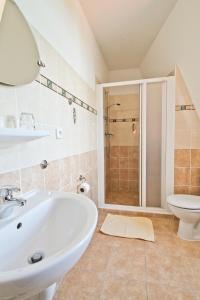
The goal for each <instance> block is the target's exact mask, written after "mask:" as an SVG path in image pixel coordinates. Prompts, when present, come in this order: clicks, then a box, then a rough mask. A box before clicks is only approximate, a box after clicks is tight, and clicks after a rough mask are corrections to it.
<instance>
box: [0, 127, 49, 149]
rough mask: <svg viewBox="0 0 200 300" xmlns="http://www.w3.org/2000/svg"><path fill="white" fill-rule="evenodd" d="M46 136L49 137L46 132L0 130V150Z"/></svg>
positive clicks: (20, 129) (15, 129) (18, 129)
mask: <svg viewBox="0 0 200 300" xmlns="http://www.w3.org/2000/svg"><path fill="white" fill-rule="evenodd" d="M46 136H49V132H48V131H46V130H31V129H23V128H0V148H8V147H11V146H15V145H17V144H21V143H24V142H29V141H33V140H35V139H39V138H42V137H46Z"/></svg>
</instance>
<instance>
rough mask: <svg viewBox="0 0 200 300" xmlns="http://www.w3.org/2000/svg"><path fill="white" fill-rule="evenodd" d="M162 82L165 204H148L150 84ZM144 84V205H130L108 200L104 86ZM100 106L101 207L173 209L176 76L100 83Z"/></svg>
mask: <svg viewBox="0 0 200 300" xmlns="http://www.w3.org/2000/svg"><path fill="white" fill-rule="evenodd" d="M150 83H162V101H163V104H165V105H166V106H165V105H162V128H163V130H164V131H165V134H164V135H162V151H161V152H162V159H161V170H162V171H161V173H162V176H161V207H162V208H158V207H147V206H146V105H147V84H150ZM127 85H139V86H140V120H139V121H140V151H139V152H140V163H139V164H140V175H139V177H140V178H139V202H140V205H141V206H127V205H117V204H106V203H105V178H104V174H105V173H104V172H105V170H104V106H103V105H104V93H103V91H104V88H109V87H115V86H127ZM96 99H97V109H98V121H97V123H98V125H97V159H98V205H99V207H100V208H106V209H114V210H129V211H146V212H155V213H169V211H168V210H167V204H166V197H167V195H169V194H173V191H174V140H175V137H174V135H175V77H174V76H169V77H159V78H151V79H142V80H130V81H120V82H109V83H102V84H97V85H96Z"/></svg>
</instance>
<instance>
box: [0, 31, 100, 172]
mask: <svg viewBox="0 0 200 300" xmlns="http://www.w3.org/2000/svg"><path fill="white" fill-rule="evenodd" d="M34 34H35V37H36V40H37V43H38V45H39V51H40V53H41V54H42V55H43V57H44V59H45V61H46V63H47V67H46V68H44V69H42V70H41V73H42V74H43V75H45V76H46V77H48V78H51V79H52V80H54V81H55V82H56V83H57V84H59V86H61V87H63V88H65V89H66V90H67V91H69V92H71V93H73V94H74V95H76V96H77V97H79V98H80V99H82V100H84V101H85V102H87V103H88V104H90V105H91V106H93V107H95V91H94V90H93V89H91V88H89V87H88V85H87V84H86V83H85V82H84V81H83V80H82V79H81V78H80V77H79V76H78V75H77V73H76V72H75V71H74V70H73V69H72V68H71V67H70V66H69V65H68V64H67V63H66V62H65V60H64V59H63V58H62V57H61V56H60V55H59V54H58V53H57V51H56V50H55V49H54V48H53V47H52V46H51V45H50V44H49V43H48V42H47V41H46V40H45V39H44V38H43V37H42V36H41V35H40V34H39V33H37V32H36V31H34ZM38 79H39V80H40V76H39V77H38ZM0 107H1V113H0V115H1V116H8V115H14V116H15V117H16V118H19V117H20V113H21V112H28V113H33V114H34V117H35V120H36V127H37V129H45V130H48V131H49V133H50V136H49V137H45V138H42V139H39V140H35V141H32V142H28V143H23V144H20V145H17V146H15V147H10V148H5V149H1V148H0V174H1V173H5V172H10V171H14V170H18V169H21V168H26V167H31V166H34V165H38V164H39V163H40V162H41V161H42V160H43V159H46V160H47V161H53V160H58V159H62V158H65V157H68V156H72V155H77V154H80V153H85V152H89V151H92V150H95V149H96V120H97V116H96V115H95V114H93V113H91V112H89V111H87V110H85V109H83V108H81V107H80V106H78V105H76V104H72V105H71V106H70V105H69V104H68V101H66V100H65V99H64V98H63V97H62V96H61V95H58V94H57V93H55V92H54V91H51V90H50V89H49V88H47V87H45V86H43V85H41V84H39V83H38V82H35V81H34V82H32V83H30V84H27V85H23V86H17V87H8V86H4V85H0ZM73 108H75V109H76V112H77V122H76V124H74V122H73ZM56 128H61V129H62V130H63V139H56V135H55V129H56Z"/></svg>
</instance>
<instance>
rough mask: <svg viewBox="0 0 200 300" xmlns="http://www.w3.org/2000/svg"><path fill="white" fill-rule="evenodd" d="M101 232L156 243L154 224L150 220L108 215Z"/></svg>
mask: <svg viewBox="0 0 200 300" xmlns="http://www.w3.org/2000/svg"><path fill="white" fill-rule="evenodd" d="M100 231H101V232H103V233H105V234H108V235H114V236H120V237H125V238H132V239H142V240H146V241H151V242H154V241H155V238H154V230H153V224H152V221H151V220H150V219H149V218H143V217H127V216H120V215H112V214H108V215H107V216H106V218H105V220H104V222H103V225H102V226H101V229H100Z"/></svg>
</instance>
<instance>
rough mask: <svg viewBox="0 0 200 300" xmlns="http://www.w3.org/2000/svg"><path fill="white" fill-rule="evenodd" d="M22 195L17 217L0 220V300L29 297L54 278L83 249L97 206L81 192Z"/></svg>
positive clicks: (72, 262)
mask: <svg viewBox="0 0 200 300" xmlns="http://www.w3.org/2000/svg"><path fill="white" fill-rule="evenodd" d="M23 198H25V199H26V200H27V205H26V207H24V208H21V211H20V210H19V209H18V211H17V214H18V215H17V217H15V218H13V219H12V220H11V221H8V222H5V223H3V222H1V223H0V245H1V246H0V299H1V300H8V299H9V300H11V299H12V300H14V299H15V300H23V299H29V298H30V299H32V298H31V297H32V296H34V295H37V294H39V293H41V292H42V291H44V290H45V289H46V288H48V287H49V286H51V285H52V284H54V283H56V282H57V281H58V280H60V279H61V278H62V277H63V275H64V274H65V273H66V272H68V271H69V270H70V269H71V268H72V267H73V266H74V265H75V264H76V262H77V261H78V260H79V258H80V257H81V256H82V254H83V253H84V251H85V250H86V248H87V246H88V244H89V242H90V240H91V238H92V235H93V233H94V230H95V227H96V223H97V217H98V213H97V208H96V206H95V204H94V203H93V202H92V201H91V200H90V199H89V198H87V197H85V196H83V195H79V194H74V193H65V192H40V191H35V192H32V193H27V194H25V195H23ZM34 299H35V298H34ZM40 299H41V298H40ZM45 299H46V298H45Z"/></svg>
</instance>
